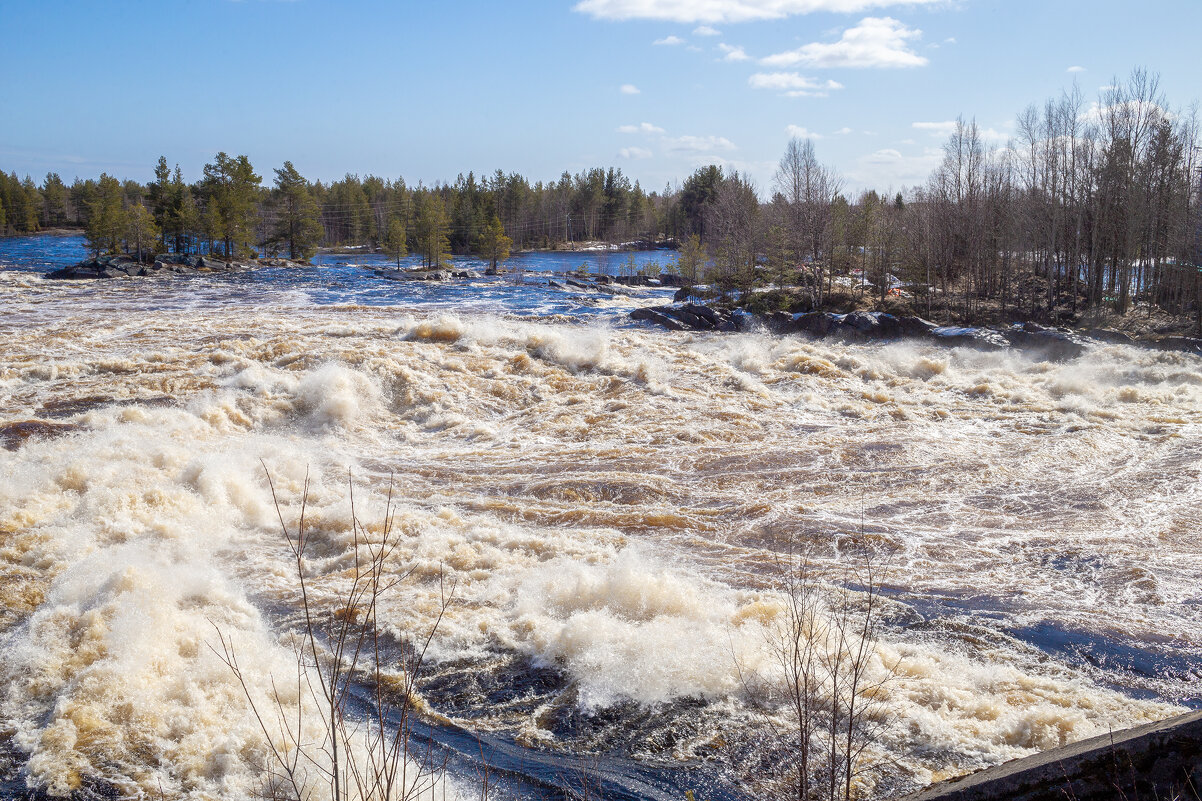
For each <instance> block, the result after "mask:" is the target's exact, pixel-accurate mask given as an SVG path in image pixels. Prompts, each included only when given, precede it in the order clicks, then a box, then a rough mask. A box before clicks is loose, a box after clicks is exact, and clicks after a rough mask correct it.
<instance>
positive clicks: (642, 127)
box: [618, 122, 664, 134]
mask: <svg viewBox="0 0 1202 801" xmlns="http://www.w3.org/2000/svg"><path fill="white" fill-rule="evenodd" d="M663 132H664V129H663V128H661V127H659V126H658V125H652V124H651V123H649V122H640V123H639V124H638V125H619V126H618V133H624V134H637V133H643V134H662V133H663Z"/></svg>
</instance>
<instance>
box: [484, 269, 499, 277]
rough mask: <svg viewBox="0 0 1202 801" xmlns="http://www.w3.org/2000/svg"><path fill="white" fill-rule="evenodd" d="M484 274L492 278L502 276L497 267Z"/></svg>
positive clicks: (487, 270)
mask: <svg viewBox="0 0 1202 801" xmlns="http://www.w3.org/2000/svg"><path fill="white" fill-rule="evenodd" d="M484 274H485V275H487V276H490V277H491V276H494V275H500V274H501V271H500V270H498V269H497V268H496V267H489V268H488V269H486V270H485V271H484Z"/></svg>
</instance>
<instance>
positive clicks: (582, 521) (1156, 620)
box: [0, 237, 1202, 799]
mask: <svg viewBox="0 0 1202 801" xmlns="http://www.w3.org/2000/svg"><path fill="white" fill-rule="evenodd" d="M81 255H82V248H81V242H80V240H79V239H78V238H74V237H34V238H26V239H8V240H0V338H2V340H0V356H2V358H0V427H4V426H11V425H12V424H14V423H24V422H28V421H35V422H37V423H42V424H44V425H42V426H41V427H38V426H36V425H35V426H33V427H32V428H30V429H28V430H30V431H32V432H33V435H32V436H30V437H28V438H25V439H20V438H10V440H9V441H8V442H7V444H8V448H7V449H0V654H3V658H2V659H0V753H3V754H7V755H8V756H7V757H6V759H7V761H8V762H9V763H10V764H9V767H8V771H9V776H8V777H7V779H6V780H5V784H3V785H2V786H3V787H4V788H6V789H4V790H2V791H0V793H8V794H14V793H15V792H16V789H14V788H18V787H23V786H24V785H25V784H26V783H28V784H30V785H31V786H35V787H40V788H45V789H48V790H49V791H50V792H52V793H59V794H62V793H68V792H70V791H71V790H72V789H75V788H79V787H81V786H83V787H87V786H90V785H91V783H95V782H101V783H104V784H105V785H107V786H110V787H113V788H117V790H118V792H119V794H120V795H122V796H123V797H130V798H134V797H141V796H145V795H152V796H155V797H157V796H158V794H159V793H160V792H162V793H163V794H164V795H165V796H166V797H167V798H196V799H200V798H237V797H246V796H247V795H248V794H250V793H251V791H252V789H253V787H254V783H255V781H256V777H257V770H256V760H257V759H260V758H261V754H262V748H263V745H262V735H261V733H260V731H259V730H258V728H257V727H256V724H255V722H254V720H253V718H252V717H251V715H250V714H249V712H248V710H247V708H246V703H245V699H244V698H243V696H242V691H241V688H240V687H239V686H238V684H237V682H236V681H235V680H234V678H233V677H232V676H231V675H230V671H229V670H228V668H226V666H225V665H223V664H222V663H221V662H220V660H218V659H217V657H216V656H215V654H214V653H213V651H212V649H211V648H210V647H209V646H211V645H212V644H213V643H214V641H215V635H214V631H215V628H216V629H217V630H220V631H221V632H223V633H224V634H225V635H226V636H228V637H229V638H231V640H233V641H234V642H236V643H237V644H238V647H239V653H240V656H241V658H242V664H243V669H244V671H246V672H248V673H252V674H254V675H256V676H259V677H271V676H278V675H285V674H287V672H288V670H289V669H290V668H289V665H290V664H291V663H290V659H291V655H290V654H291V652H290V650H289V648H288V645H287V642H288V639H289V636H290V634H291V633H292V632H294V631H295V630H296V628H297V626H298V625H299V623H298V614H299V610H298V607H297V597H298V587H297V583H296V577H295V575H294V574H293V572H291V571H290V570H289V564H288V553H287V548H286V545H285V543H284V542H283V540H282V538H281V536H280V534H279V525H278V521H277V519H276V510H275V507H274V506H273V503H272V495H271V489H270V487H269V486H268V483H267V481H266V479H265V477H264V467H266V469H267V470H268V471H270V473H271V475H272V477H273V479H274V482H275V489H276V491H277V493H278V496H279V500H280V502H281V506H282V508H283V510H284V512H285V514H286V515H289V516H291V515H293V514H294V513H295V511H296V510H297V509H299V506H300V501H301V495H302V491H303V487H304V483H305V479H306V474H307V475H308V476H309V480H310V487H309V496H308V501H307V512H306V514H307V518H308V522H309V525H310V530H311V532H312V533H311V537H312V538H313V539H312V546H311V547H312V550H311V553H310V558H309V561H308V563H307V567H306V570H307V575H308V576H309V577H310V586H309V590H310V592H311V593H312V594H313V602H314V604H315V605H317V606H321V605H323V604H324V605H332V604H334V603H335V600H336V598H337V596H338V593H339V590H340V588H342V587H344V581H345V576H346V571H347V569H348V564H350V562H352V561H353V556H354V551H355V545H354V538H353V536H352V535H351V534H350V515H351V511H350V505H349V499H348V492H347V482H348V477H349V480H350V481H352V482H353V484H354V487H355V504H356V511H357V514H358V515H359V517H360V518H364V519H373V516H376V517H379V516H381V515H382V514H383V510H384V508H385V506H386V496H387V492H388V487H389V485H390V482H395V492H394V504H393V506H394V509H393V511H394V512H395V514H396V520H397V525H398V527H399V530H400V531H401V532H402V533H403V535H402V545H401V548H400V550H399V552H398V555H397V557H396V559H395V562H394V567H393V569H395V570H396V571H397V574H398V575H401V574H404V575H405V576H406V579H405V581H404V582H403V583H402V584H401V585H400V586H399V587H398V588H397V589H396V590H395V591H394V592H393V593H391V594H390V595H389V597H388V599H387V600H386V601H385V603H384V605H383V606H382V607H381V609H380V610H379V612H378V619H379V620H380V621H381V623H382V624H383V625H384V626H385V627H386V628H388V629H389V630H391V631H393V632H396V633H398V634H404V633H405V632H414V631H422V630H425V629H427V628H429V627H430V626H431V625H432V624H433V619H434V616H435V614H436V611H437V609H438V607H439V603H438V601H439V598H440V597H441V595H440V592H441V591H442V589H440V588H443V589H445V587H446V586H448V584H453V585H454V588H455V590H454V597H453V599H452V602H451V604H450V606H449V608H448V609H447V613H446V615H445V617H443V618H442V620H441V622H440V623H439V625H438V627H437V631H436V634H435V637H434V640H433V642H432V644H431V649H430V653H429V666H428V670H429V672H428V674H427V676H426V678H425V679H424V680H423V684H422V693H423V698H422V704H423V708H424V709H427V710H428V714H426V715H425V716H424V718H423V723H422V728H421V731H420V732H419V734H420V735H421V736H422V737H424V738H426V739H428V740H430V741H433V742H435V743H436V744H437V747H438V748H440V749H445V751H446V752H447V753H448V754H450V755H451V756H450V757H449V762H448V770H449V772H450V777H449V784H448V785H447V786H448V787H449V788H451V789H449V790H448V791H447V792H448V793H452V794H457V795H459V796H462V797H475V796H478V786H477V785H478V776H479V774H478V772H477V770H476V768H475V767H474V766H475V764H476V761H478V759H477V758H478V757H483V758H484V759H485V760H486V761H488V762H489V763H490V764H493V765H495V766H497V767H498V769H499V770H500V771H501V772H502V774H503V777H502V780H501V782H500V789H499V790H498V791H497V792H498V793H499V794H500V795H502V796H512V797H522V798H542V797H561V796H563V795H564V794H565V793H566V792H567V788H566V787H565V786H564V782H563V781H562V780H561V779H556V778H555V777H562V776H563V775H564V774H565V771H566V768H565V767H564V765H566V764H569V762H570V760H572V759H581V760H584V759H587V760H591V761H590V763H589V764H592V765H594V767H595V772H596V773H597V774H598V775H599V776H602V777H604V782H603V784H604V792H602V793H601V794H602V795H603V796H604V797H615V798H618V797H663V798H683V797H684V791H685V790H687V789H695V790H697V791H698V796H697V797H698V798H701V797H702V796H703V795H704V797H705V798H707V799H708V798H739V797H745V796H747V795H748V792H747V791H746V788H745V787H744V786H743V785H742V784H741V780H740V778H739V776H740V774H739V772H738V768H739V765H738V764H737V763H738V761H739V759H740V757H737V756H735V754H737V753H742V754H744V756H745V755H746V751H742V752H739V751H738V747H737V745H738V744H743V745H744V746H745V744H746V743H750V742H753V741H754V738H753V737H752V735H751V732H754V731H757V730H758V729H759V728H762V718H763V715H762V714H761V713H760V712H757V711H756V710H754V709H752V708H751V705H750V704H749V702H748V699H747V697H746V695H747V694H746V681H745V678H746V675H747V673H748V672H749V671H750V672H753V673H756V674H757V675H760V674H762V675H765V676H768V675H770V674H771V673H772V670H773V667H772V659H771V656H770V654H769V649H768V648H767V647H766V643H767V642H769V641H770V639H771V632H772V631H773V630H774V628H773V627H774V626H776V625H777V623H778V622H779V619H780V614H781V609H782V604H781V596H780V594H779V593H778V592H777V589H776V583H775V580H774V576H775V572H774V571H775V565H776V564H777V563H778V562H779V560H780V558H781V554H792V553H798V552H805V553H807V554H809V556H810V558H811V559H812V560H813V562H814V565H815V569H816V570H817V571H818V572H819V573H821V574H822V575H823V576H824V577H825V578H826V579H827V580H828V581H829V582H830V585H829V591H831V592H835V591H836V589H837V586H838V585H839V584H840V582H842V583H843V584H847V580H846V575H847V574H846V573H845V571H844V568H845V566H846V565H847V563H848V560H849V559H850V557H849V556H848V553H849V551H848V548H847V547H846V546H847V544H848V543H853V542H854V543H860V544H863V543H868V544H870V545H872V546H873V547H878V548H879V549H881V550H882V551H888V552H889V553H890V554H891V557H890V572H889V573H888V575H887V577H886V579H885V581H884V582H883V584H882V586H881V588H880V589H881V597H882V602H883V603H885V605H886V607H885V609H886V613H885V616H884V618H883V626H882V629H881V631H880V637H879V640H878V641H877V642H876V643H875V644H874V650H875V659H876V662H877V663H878V664H880V665H886V664H887V665H890V666H891V668H890V670H891V672H892V674H893V675H892V676H891V678H890V680H889V681H888V683H887V684H886V685H884V688H883V689H882V691H881V692H882V694H883V695H882V699H883V702H884V706H885V707H886V708H887V709H888V712H889V714H888V716H887V719H885V720H884V721H883V723H882V729H881V732H880V736H879V737H878V739H877V741H876V742H875V743H874V745H873V751H874V753H876V755H877V757H878V758H879V759H880V760H881V761H882V762H888V763H889V764H890V765H892V767H890V768H889V770H888V771H887V776H886V777H885V778H884V779H882V780H881V781H880V787H879V788H878V789H879V790H880V791H881V792H892V791H900V790H904V789H907V788H914V787H917V786H921V785H924V784H927V783H929V782H931V781H933V780H936V779H939V778H942V777H945V776H949V775H955V774H958V773H962V772H965V771H968V770H971V769H974V768H977V767H981V766H985V765H991V764H996V763H998V762H1001V761H1004V760H1007V759H1011V758H1014V757H1018V756H1023V755H1026V754H1030V753H1033V752H1035V751H1038V750H1043V749H1046V748H1050V747H1054V746H1057V745H1060V744H1063V743H1066V742H1070V741H1073V740H1077V739H1081V738H1084V737H1088V736H1092V735H1096V734H1100V733H1104V732H1106V731H1108V730H1111V729H1118V728H1121V727H1125V726H1128V725H1133V724H1136V723H1139V722H1143V721H1146V720H1151V719H1156V718H1161V717H1165V716H1168V715H1171V714H1173V713H1175V712H1177V711H1180V710H1181V709H1182V708H1183V707H1198V706H1202V701H1200V699H1199V690H1198V687H1199V683H1200V680H1202V597H1200V593H1199V590H1198V588H1199V587H1200V586H1202V560H1200V559H1199V556H1200V554H1202V543H1200V541H1199V538H1198V533H1197V532H1198V531H1199V527H1200V524H1202V503H1200V501H1202V482H1200V481H1199V479H1200V477H1202V476H1200V473H1202V359H1199V358H1198V357H1196V356H1193V355H1189V354H1182V353H1172V352H1156V351H1150V350H1143V349H1138V348H1134V347H1128V346H1122V345H1098V346H1094V347H1092V348H1091V349H1090V350H1089V351H1088V353H1087V354H1086V355H1085V356H1083V357H1081V358H1080V359H1077V360H1074V361H1069V362H1064V363H1053V362H1044V361H1037V360H1032V359H1030V358H1028V357H1026V356H1023V355H1021V354H1017V353H1007V352H998V353H983V352H977V351H973V350H967V349H945V348H939V347H936V346H934V345H926V344H923V345H919V344H914V343H904V342H899V343H891V344H865V345H856V344H838V343H833V342H814V341H808V340H805V339H801V338H790V337H786V338H782V337H778V336H773V335H769V334H766V333H744V334H695V333H672V332H666V331H662V330H657V329H652V328H647V327H644V326H641V325H638V324H632V323H631V322H629V320H628V312H629V311H630V310H631V309H632V308H634V307H635V306H638V305H649V304H654V303H662V302H664V301H665V300H666V299H668V298H670V295H671V292H672V290H670V289H659V288H635V289H632V290H631V292H630V294H617V295H599V294H597V293H588V292H577V291H575V290H571V289H568V290H566V291H565V290H563V289H557V288H554V287H552V286H549V285H548V284H547V282H546V280H545V277H544V275H540V274H538V273H543V274H545V273H547V272H554V271H563V270H567V269H573V268H576V267H578V266H580V265H581V264H585V265H589V266H590V267H591V268H592V269H594V270H596V269H604V270H606V271H608V272H611V273H616V272H618V271H619V270H620V266H619V265H620V262H621V260H624V259H625V255H615V254H599V253H586V254H540V253H536V254H519V255H517V256H515V257H514V259H513V260H512V262H511V266H514V267H521V268H523V269H525V270H529V271H531V272H530V273H527V274H526V275H525V276H524V277H523V278H521V279H514V278H512V277H509V276H505V277H499V278H496V279H492V278H485V279H480V280H476V281H470V282H456V283H448V284H419V283H411V282H394V281H386V280H382V279H380V278H378V277H377V276H376V275H375V274H374V273H373V272H372V270H371V269H370V268H371V267H373V266H383V265H384V264H385V263H386V260H385V259H383V258H381V257H378V256H372V255H367V254H364V255H362V256H357V255H346V254H342V255H338V254H331V255H326V256H323V257H321V258H319V259H318V260H317V261H318V263H317V264H316V265H315V266H314V267H312V268H305V269H300V270H261V271H255V272H251V273H245V274H235V275H226V276H193V277H173V278H163V279H129V280H114V281H108V282H77V283H69V282H52V281H46V280H44V279H43V278H42V273H44V272H45V271H47V270H48V269H51V268H52V267H54V266H61V265H62V264H65V263H69V262H72V261H75V260H77V259H78V258H79V257H80V256H81ZM667 255H668V254H663V253H642V254H636V260H638V261H640V262H643V261H649V260H655V261H657V262H658V263H660V264H661V265H666V264H667V262H668V258H667V257H666V256H667ZM477 266H478V265H477ZM55 426H62V428H56V427H55ZM14 430H15V429H14ZM289 519H291V518H289ZM850 586H851V589H852V591H853V592H855V591H862V590H863V587H860V586H857V585H855V584H854V583H852V584H851V585H850ZM292 669H294V668H292ZM477 752H478V753H477ZM256 755H258V756H256ZM474 760H475V761H474ZM160 788H161V789H160Z"/></svg>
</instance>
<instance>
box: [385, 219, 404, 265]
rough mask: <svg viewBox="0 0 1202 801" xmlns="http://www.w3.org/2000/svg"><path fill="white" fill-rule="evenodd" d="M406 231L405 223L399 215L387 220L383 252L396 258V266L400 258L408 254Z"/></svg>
mask: <svg viewBox="0 0 1202 801" xmlns="http://www.w3.org/2000/svg"><path fill="white" fill-rule="evenodd" d="M406 238H407V233H406V231H405V223H403V222H402V221H401V219H400V218H399V217H393V218H392V219H391V220H389V221H388V231H387V233H386V234H385V235H384V252H385V253H387V254H388V255H389V256H391V257H392V258H394V259H396V266H397V267H400V266H401V259H402V258H403V257H405V256H408V255H409V248H408V245H407V243H406Z"/></svg>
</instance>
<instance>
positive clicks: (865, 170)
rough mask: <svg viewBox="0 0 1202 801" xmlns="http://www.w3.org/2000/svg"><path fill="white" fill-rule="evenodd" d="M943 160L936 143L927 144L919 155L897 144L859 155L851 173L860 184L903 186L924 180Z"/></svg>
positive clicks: (879, 186) (849, 174) (849, 175)
mask: <svg viewBox="0 0 1202 801" xmlns="http://www.w3.org/2000/svg"><path fill="white" fill-rule="evenodd" d="M942 160H943V151H942V150H940V149H939V148H937V147H928V148H924V149H923V151H922V153H920V154H918V155H903V154H902V152H901V151H899V150H896V149H894V148H884V149H881V150H877V151H875V152H873V153H868V154H867V155H864V156H860V158H858V159H856V166H855V168H854V169H853V170H851V172H849V173H848V177H850V178H851V179H852V180H853V181H855V182H856V183H858V184H860V185H861V186H875V187H877V188H878V189H879V188H881V187H901V186H914V185H916V184H921V183H925V182H926V180H927V177H928V176H929V175H930V174H931V171H932V170H934V169H935V168H936V167H937V166H939V162H940V161H942Z"/></svg>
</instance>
